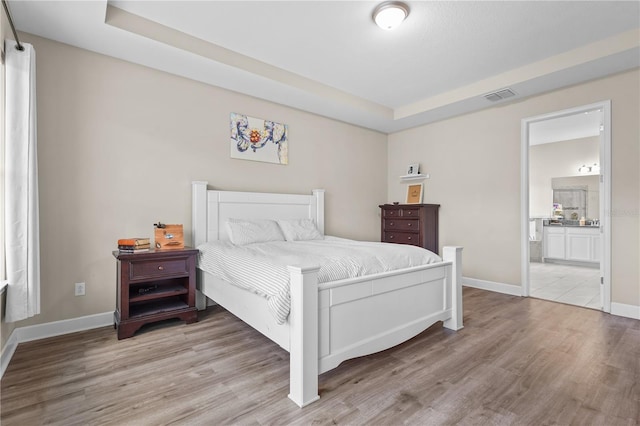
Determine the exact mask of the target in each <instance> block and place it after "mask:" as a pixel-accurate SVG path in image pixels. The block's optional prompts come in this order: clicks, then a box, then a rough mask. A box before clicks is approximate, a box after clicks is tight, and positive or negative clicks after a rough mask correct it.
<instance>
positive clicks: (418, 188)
mask: <svg viewBox="0 0 640 426" xmlns="http://www.w3.org/2000/svg"><path fill="white" fill-rule="evenodd" d="M407 204H422V184H421V183H412V184H411V185H407Z"/></svg>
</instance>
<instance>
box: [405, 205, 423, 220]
mask: <svg viewBox="0 0 640 426" xmlns="http://www.w3.org/2000/svg"><path fill="white" fill-rule="evenodd" d="M400 215H401V216H402V217H406V218H409V217H415V218H419V217H420V207H403V208H402V209H401V210H400Z"/></svg>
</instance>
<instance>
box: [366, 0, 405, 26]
mask: <svg viewBox="0 0 640 426" xmlns="http://www.w3.org/2000/svg"><path fill="white" fill-rule="evenodd" d="M407 16H409V6H407V5H406V4H404V3H402V2H399V1H386V2H384V3H380V4H379V5H378V6H377V7H376V8H375V9H374V11H373V20H374V21H375V23H376V24H377V25H378V26H379V27H380V28H382V29H383V30H392V29H394V28H396V27H397V26H398V25H400V24H401V23H402V21H404V20H405V19H406V18H407Z"/></svg>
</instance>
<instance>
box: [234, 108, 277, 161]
mask: <svg viewBox="0 0 640 426" xmlns="http://www.w3.org/2000/svg"><path fill="white" fill-rule="evenodd" d="M230 122H231V143H230V146H231V158H238V159H241V160H253V161H264V162H268V163H276V164H288V163H289V155H288V154H289V147H288V137H287V136H288V127H287V125H286V124H281V123H276V122H274V121H267V120H262V119H260V118H254V117H248V116H246V115H243V114H236V113H235V112H232V113H231V120H230Z"/></svg>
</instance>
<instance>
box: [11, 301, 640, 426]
mask: <svg viewBox="0 0 640 426" xmlns="http://www.w3.org/2000/svg"><path fill="white" fill-rule="evenodd" d="M464 307H465V309H464V311H465V312H464V322H465V328H464V329H462V330H460V331H458V332H451V331H449V330H446V329H443V328H442V327H441V325H439V324H436V325H435V326H433V327H431V328H430V329H429V330H427V331H425V332H424V333H422V334H420V335H418V336H416V337H415V338H413V339H411V340H410V341H408V342H405V343H404V344H402V345H399V346H397V347H395V348H392V349H390V350H387V351H384V352H380V353H378V354H374V355H370V356H366V357H362V358H358V359H354V360H350V361H347V362H345V363H343V364H342V365H341V366H339V367H338V368H336V369H335V370H332V371H330V372H328V373H325V374H323V375H322V376H320V396H321V399H320V401H318V402H316V403H314V404H311V405H310V406H308V407H306V408H303V409H299V408H298V407H297V406H295V405H294V404H293V402H291V401H290V400H289V399H288V398H287V393H288V361H289V356H288V354H287V352H285V351H284V350H282V349H281V348H279V347H278V346H277V345H275V344H274V343H272V342H270V341H269V340H268V339H267V338H265V337H263V336H262V335H260V334H259V333H257V332H256V331H254V330H253V329H251V328H250V327H248V326H247V325H245V324H244V323H242V322H241V321H239V320H237V319H236V318H235V317H233V316H232V315H231V314H229V313H228V312H226V311H224V310H223V309H221V308H219V307H214V308H210V309H209V310H207V311H206V312H204V313H201V316H200V322H198V323H195V324H190V325H185V324H184V323H181V322H172V323H170V324H157V325H153V326H147V328H143V330H141V332H139V333H138V334H136V335H135V337H133V338H130V339H125V340H121V341H118V340H117V339H116V335H115V331H114V330H113V328H110V327H105V328H101V329H96V330H92V331H86V332H82V333H75V334H71V335H66V336H61V337H55V338H50V339H46V340H41V341H36V342H30V343H24V344H20V345H19V347H18V349H17V351H16V353H15V354H14V357H13V359H12V361H11V363H10V365H9V367H8V369H7V371H6V373H5V375H4V378H3V379H2V396H1V418H0V421H1V423H2V425H3V426H10V425H21V426H22V425H36V424H59V425H85V424H87V425H88V424H90V425H98V424H99V425H102V424H113V425H160V424H196V425H200V424H201V425H222V424H249V425H254V424H301V425H307V424H367V425H378V424H380V425H396V424H417V425H431V424H434V425H436V424H466V425H476V424H514V425H544V424H596V425H617V424H620V425H634V424H636V425H637V424H639V422H640V321H637V320H632V319H626V318H621V317H616V316H612V315H608V314H604V313H601V312H598V311H595V310H591V309H584V308H579V307H574V306H567V305H563V304H559V303H553V302H548V301H544V300H537V299H530V298H520V297H515V296H508V295H502V294H497V293H491V292H487V291H482V290H477V289H470V288H465V289H464Z"/></svg>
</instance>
